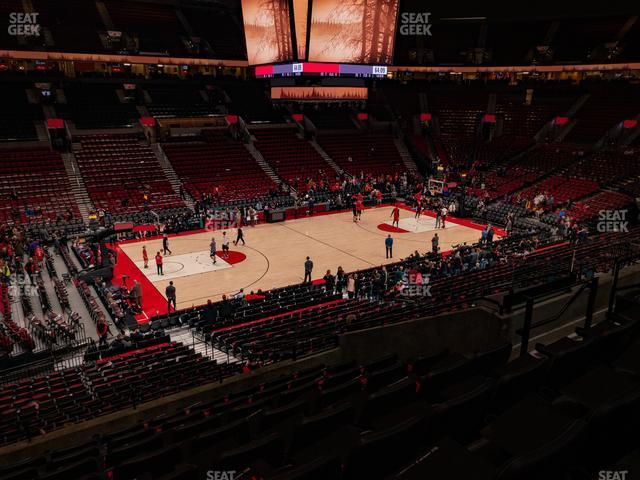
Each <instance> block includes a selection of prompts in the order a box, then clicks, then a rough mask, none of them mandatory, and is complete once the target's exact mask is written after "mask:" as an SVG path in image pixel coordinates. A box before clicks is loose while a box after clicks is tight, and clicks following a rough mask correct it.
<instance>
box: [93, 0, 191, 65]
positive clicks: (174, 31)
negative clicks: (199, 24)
mask: <svg viewBox="0 0 640 480" xmlns="http://www.w3.org/2000/svg"><path fill="white" fill-rule="evenodd" d="M105 5H106V7H107V11H108V12H109V15H110V17H111V19H112V21H113V23H114V25H115V27H116V28H117V29H118V30H122V31H123V33H125V34H126V35H128V36H131V37H132V38H133V41H134V46H135V51H136V52H137V53H154V52H155V53H172V54H178V55H179V54H182V55H184V54H185V53H186V52H187V49H186V47H185V44H184V43H183V42H182V38H184V37H186V33H185V31H184V29H183V28H182V24H181V23H180V21H179V20H178V17H177V15H176V12H175V9H174V7H172V6H170V5H162V4H154V3H142V2H124V1H122V0H109V1H107V2H105Z"/></svg>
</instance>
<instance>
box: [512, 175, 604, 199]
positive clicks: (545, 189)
mask: <svg viewBox="0 0 640 480" xmlns="http://www.w3.org/2000/svg"><path fill="white" fill-rule="evenodd" d="M597 189H598V184H597V183H596V182H594V181H592V180H585V179H581V178H567V177H561V176H552V177H549V178H545V179H544V180H542V181H541V182H539V183H537V184H535V185H534V186H532V187H530V188H527V189H526V190H523V191H522V192H520V196H521V197H522V198H528V199H530V200H532V199H533V198H534V197H535V196H536V195H538V194H544V195H546V196H552V197H553V198H554V200H555V204H556V205H557V204H560V205H562V204H564V203H566V202H567V201H569V200H572V201H573V200H577V199H579V198H583V197H585V196H587V195H589V194H591V193H593V192H595V191H596V190H597Z"/></svg>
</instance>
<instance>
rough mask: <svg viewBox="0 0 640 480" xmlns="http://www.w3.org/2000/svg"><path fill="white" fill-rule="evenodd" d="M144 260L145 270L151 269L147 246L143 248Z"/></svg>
mask: <svg viewBox="0 0 640 480" xmlns="http://www.w3.org/2000/svg"><path fill="white" fill-rule="evenodd" d="M142 260H143V261H144V268H149V254H148V253H147V247H146V246H145V245H143V246H142Z"/></svg>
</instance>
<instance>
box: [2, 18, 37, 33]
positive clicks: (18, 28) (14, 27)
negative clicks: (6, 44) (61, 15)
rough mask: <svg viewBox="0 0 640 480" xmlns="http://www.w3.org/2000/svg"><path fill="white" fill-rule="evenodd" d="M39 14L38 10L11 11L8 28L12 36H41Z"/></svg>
mask: <svg viewBox="0 0 640 480" xmlns="http://www.w3.org/2000/svg"><path fill="white" fill-rule="evenodd" d="M39 15H40V14H39V13H37V12H32V13H23V12H11V13H10V14H9V27H8V28H7V31H8V33H9V35H11V36H12V37H39V36H40V24H39V23H38V16H39Z"/></svg>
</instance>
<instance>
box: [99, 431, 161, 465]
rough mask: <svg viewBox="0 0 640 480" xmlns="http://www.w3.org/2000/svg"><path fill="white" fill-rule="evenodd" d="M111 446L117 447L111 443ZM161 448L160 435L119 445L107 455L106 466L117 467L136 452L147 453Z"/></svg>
mask: <svg viewBox="0 0 640 480" xmlns="http://www.w3.org/2000/svg"><path fill="white" fill-rule="evenodd" d="M112 445H118V444H114V443H112ZM162 447H163V441H162V438H161V437H160V435H153V436H151V437H149V438H145V439H142V440H137V441H133V442H130V443H126V444H120V445H118V446H117V447H116V448H114V449H113V450H109V452H108V453H107V465H118V464H119V463H121V462H123V461H125V460H126V459H128V458H131V457H132V456H135V455H136V454H137V453H138V452H148V451H151V450H159V449H160V448H162Z"/></svg>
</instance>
